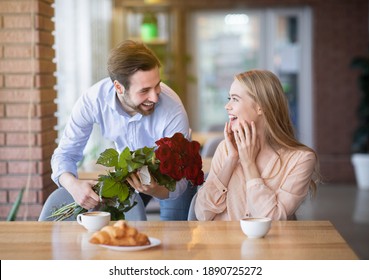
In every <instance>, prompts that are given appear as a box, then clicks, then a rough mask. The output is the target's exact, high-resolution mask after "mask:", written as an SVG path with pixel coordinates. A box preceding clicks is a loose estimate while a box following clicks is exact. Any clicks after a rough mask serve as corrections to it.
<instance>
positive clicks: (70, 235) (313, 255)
mask: <svg viewBox="0 0 369 280" xmlns="http://www.w3.org/2000/svg"><path fill="white" fill-rule="evenodd" d="M129 224H130V225H131V226H134V227H136V228H137V229H138V230H140V231H142V232H144V233H146V234H147V235H149V236H150V237H154V238H157V239H159V240H160V241H161V244H160V245H159V246H157V247H153V248H149V249H147V250H143V251H136V252H121V251H114V250H110V249H106V248H102V247H100V246H98V245H93V244H90V243H89V238H90V236H91V233H88V232H87V231H86V230H85V229H84V228H83V227H82V226H80V225H78V224H77V222H0V259H1V260H9V259H12V260H18V259H27V260H28V259H36V260H45V259H59V260H63V259H131V260H136V259H146V260H152V259H155V260H162V259H165V260H186V259H188V260H191V259H192V260H195V259H196V260H210V259H218V260H225V259H228V260H240V259H254V260H262V259H319V260H320V259H330V260H333V259H345V260H349V259H357V258H358V257H357V256H356V255H355V253H354V252H353V251H352V250H351V248H350V247H349V246H348V244H347V243H346V242H345V240H344V239H343V238H342V237H341V235H340V234H339V233H338V232H337V231H336V229H335V228H334V226H333V225H332V224H331V223H330V222H329V221H278V222H273V223H272V228H271V230H270V232H269V234H268V235H267V236H266V237H265V238H262V239H248V238H247V237H246V236H245V235H244V234H243V233H242V231H241V228H240V226H239V222H221V221H216V222H198V221H171V222H166V221H137V222H129Z"/></svg>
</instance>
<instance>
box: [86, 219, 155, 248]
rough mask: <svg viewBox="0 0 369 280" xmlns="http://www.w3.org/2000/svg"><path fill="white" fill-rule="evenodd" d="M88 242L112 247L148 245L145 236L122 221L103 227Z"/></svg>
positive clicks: (148, 242) (147, 239)
mask: <svg viewBox="0 0 369 280" xmlns="http://www.w3.org/2000/svg"><path fill="white" fill-rule="evenodd" d="M90 242H91V243H93V244H104V245H113V246H142V245H149V244H150V240H149V238H148V237H147V235H146V234H143V233H140V232H138V230H137V229H136V228H134V227H130V226H128V225H127V223H126V222H125V221H124V220H120V221H117V222H116V223H114V225H112V226H110V225H109V226H105V227H103V228H102V229H101V230H100V231H97V232H95V233H94V234H93V235H92V236H91V238H90Z"/></svg>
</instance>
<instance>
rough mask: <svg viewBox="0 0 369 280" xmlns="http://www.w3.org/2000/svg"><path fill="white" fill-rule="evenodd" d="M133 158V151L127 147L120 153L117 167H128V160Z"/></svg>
mask: <svg viewBox="0 0 369 280" xmlns="http://www.w3.org/2000/svg"><path fill="white" fill-rule="evenodd" d="M131 159H132V155H131V151H130V150H129V148H128V147H127V148H125V149H124V150H123V151H122V152H121V153H120V155H119V160H118V166H117V167H119V168H127V161H129V160H131Z"/></svg>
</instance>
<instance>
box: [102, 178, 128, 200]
mask: <svg viewBox="0 0 369 280" xmlns="http://www.w3.org/2000/svg"><path fill="white" fill-rule="evenodd" d="M101 196H102V197H107V198H111V197H118V199H119V201H120V202H123V201H125V200H126V199H127V198H128V196H129V187H128V185H127V184H125V183H122V182H116V181H114V179H113V178H109V179H106V180H105V181H104V182H103V187H102V191H101Z"/></svg>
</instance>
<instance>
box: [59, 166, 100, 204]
mask: <svg viewBox="0 0 369 280" xmlns="http://www.w3.org/2000/svg"><path fill="white" fill-rule="evenodd" d="M59 182H60V184H61V185H62V186H63V187H64V188H66V189H67V191H68V192H69V193H70V194H71V195H72V197H73V199H74V201H75V202H76V203H77V204H78V205H80V206H82V207H83V208H85V209H87V210H88V209H92V208H94V207H96V206H97V205H98V204H99V202H100V197H99V196H98V195H97V194H96V193H95V192H94V191H93V189H92V187H93V186H94V185H96V184H97V183H98V181H95V180H79V179H77V178H76V177H74V176H73V175H72V174H70V173H63V174H62V175H61V176H60V177H59Z"/></svg>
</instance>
